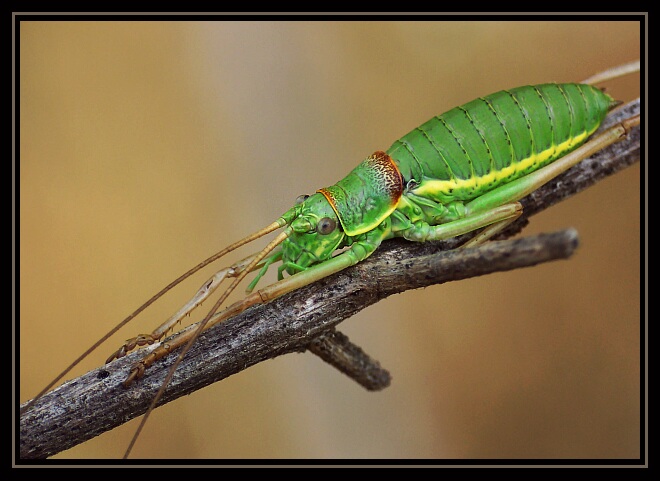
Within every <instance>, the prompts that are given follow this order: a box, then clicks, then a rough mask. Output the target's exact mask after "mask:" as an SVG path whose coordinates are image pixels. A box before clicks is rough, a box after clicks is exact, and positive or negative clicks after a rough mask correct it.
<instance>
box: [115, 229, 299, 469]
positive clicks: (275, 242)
mask: <svg viewBox="0 0 660 481" xmlns="http://www.w3.org/2000/svg"><path fill="white" fill-rule="evenodd" d="M272 225H275V224H271V226H272ZM271 226H269V227H271ZM269 227H268V228H269ZM280 227H281V226H280ZM268 228H266V229H268ZM264 230H265V229H264ZM259 232H262V231H259ZM291 232H292V228H291V227H290V226H289V227H288V228H287V229H286V230H285V231H284V232H282V233H280V234H279V235H278V236H277V237H276V238H275V239H273V240H272V241H271V242H270V243H269V244H268V245H267V246H266V247H264V249H263V250H262V251H261V252H259V253H258V254H257V255H256V257H255V258H254V259H253V260H252V262H250V264H249V265H248V266H247V267H246V268H245V269H243V270H242V271H241V273H240V274H239V275H238V276H236V278H235V279H234V281H233V282H232V283H231V285H230V286H229V287H228V288H227V289H226V290H225V292H223V293H222V296H220V298H219V299H218V300H217V301H216V303H215V304H214V306H213V307H212V308H211V310H210V311H209V312H208V314H206V317H204V319H203V320H202V321H201V322H200V323H199V325H198V326H197V328H196V329H195V333H194V335H193V336H192V337H191V338H190V340H189V341H188V342H187V344H186V345H185V346H184V347H183V349H182V351H181V353H180V354H179V356H178V357H177V359H176V361H174V364H172V366H171V367H170V370H169V372H168V373H167V377H166V378H165V380H164V381H163V385H162V386H161V387H160V389H159V390H158V392H157V393H156V396H154V399H153V400H152V401H151V404H150V405H149V408H148V409H147V411H146V412H145V413H144V416H143V417H142V421H141V422H140V425H139V426H138V428H137V429H136V431H135V434H134V435H133V439H131V442H130V444H129V445H128V448H127V449H126V452H125V453H124V459H126V458H128V455H129V454H130V452H131V450H132V449H133V445H134V444H135V442H136V441H137V438H138V437H139V435H140V432H141V431H142V428H143V427H144V425H145V424H146V422H147V419H148V418H149V415H150V414H151V412H152V411H153V410H154V408H155V407H156V404H157V403H158V401H159V400H160V398H161V397H162V395H163V393H164V392H165V388H166V387H167V385H168V384H169V383H170V381H171V380H172V377H173V376H174V372H175V371H176V369H177V367H178V366H179V364H180V363H181V360H182V359H183V357H184V356H185V355H186V353H187V352H188V351H189V350H190V348H191V347H192V345H193V344H194V343H195V341H196V340H197V338H198V337H199V335H200V333H201V332H202V331H203V330H204V328H205V327H206V324H207V323H208V322H209V320H210V319H211V318H212V317H213V315H214V314H215V313H216V312H217V310H218V309H219V308H220V306H221V305H222V303H223V302H224V301H225V300H226V299H227V297H229V294H231V293H232V291H233V290H234V289H236V286H238V284H239V283H240V282H241V281H242V280H243V278H244V277H245V276H246V275H247V274H248V273H249V272H251V271H252V269H253V268H254V267H255V266H256V265H257V264H258V263H259V262H260V261H261V260H262V259H263V258H264V257H266V255H268V253H269V252H271V251H272V250H273V249H275V247H277V246H278V245H280V244H281V243H282V242H283V241H284V240H285V239H286V238H287V237H289V235H290V234H291ZM262 235H263V234H262Z"/></svg>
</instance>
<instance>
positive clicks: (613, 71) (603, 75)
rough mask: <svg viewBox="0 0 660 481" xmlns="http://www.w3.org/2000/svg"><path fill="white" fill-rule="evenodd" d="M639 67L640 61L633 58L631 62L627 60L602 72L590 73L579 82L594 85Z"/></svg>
mask: <svg viewBox="0 0 660 481" xmlns="http://www.w3.org/2000/svg"><path fill="white" fill-rule="evenodd" d="M639 69H640V61H639V60H634V61H632V62H628V63H626V64H623V65H618V66H616V67H612V68H610V69H607V70H604V71H603V72H600V73H597V74H596V75H592V76H591V77H589V78H588V79H586V80H583V81H582V82H581V83H583V84H588V85H594V84H597V83H600V82H604V81H606V80H612V79H614V78H617V77H623V76H624V75H628V74H630V73H633V72H639Z"/></svg>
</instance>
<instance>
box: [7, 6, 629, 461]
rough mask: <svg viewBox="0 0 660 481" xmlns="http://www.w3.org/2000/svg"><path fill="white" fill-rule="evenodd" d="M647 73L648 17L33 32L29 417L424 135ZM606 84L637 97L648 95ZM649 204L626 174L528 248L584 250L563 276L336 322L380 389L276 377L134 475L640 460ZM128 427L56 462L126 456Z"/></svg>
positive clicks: (273, 373) (218, 402)
mask: <svg viewBox="0 0 660 481" xmlns="http://www.w3.org/2000/svg"><path fill="white" fill-rule="evenodd" d="M577 18H579V17H577ZM639 55H640V28H639V24H638V23H637V22H633V21H631V22H614V21H612V22H608V21H598V22H580V21H571V22H546V21H539V22H525V21H520V22H500V21H490V22H483V21H475V22H467V23H466V22H454V21H449V22H440V21H429V22H386V21H379V22H325V21H324V22H311V21H301V22H284V21H281V22H280V21H258V22H256V21H255V22H233V21H230V22H220V21H217V22H216V21H209V22H171V23H170V22H126V23H123V22H98V23H96V22H57V21H53V22H23V23H22V24H21V36H20V98H19V102H20V153H21V158H20V165H19V169H20V170H19V175H20V179H19V180H20V184H19V185H20V198H19V201H20V204H19V205H20V324H19V327H20V398H21V401H25V400H27V399H29V398H31V397H32V396H34V395H35V394H36V393H37V392H38V391H39V390H40V389H41V388H42V387H43V386H45V385H46V384H47V383H48V382H49V381H50V380H51V379H52V378H53V377H54V376H55V375H57V374H58V373H59V372H60V371H61V370H62V369H63V368H64V367H66V366H67V365H68V364H69V363H70V362H71V361H72V360H73V359H74V358H76V357H77V356H78V355H79V354H81V353H82V352H83V351H84V350H85V349H86V348H87V347H88V346H89V345H91V344H92V343H93V342H94V341H96V340H97V339H98V338H99V337H100V336H101V335H102V334H104V333H106V332H107V331H108V330H109V329H110V328H111V327H112V326H114V325H115V324H116V323H117V322H119V321H120V320H121V319H123V318H124V317H125V316H126V315H128V314H129V313H130V312H131V311H132V310H133V309H135V308H136V307H137V306H139V305H140V304H141V303H142V302H143V301H144V300H146V299H147V298H148V297H150V296H151V295H152V294H154V293H155V292H156V291H157V290H159V289H160V288H162V287H163V286H164V285H166V284H167V283H168V282H169V281H171V280H172V279H174V278H175V277H176V276H178V275H179V274H181V273H183V272H184V271H185V270H187V269H188V268H189V267H191V266H192V265H194V264H196V263H197V262H199V261H200V260H202V259H204V258H206V257H207V256H208V255H210V254H212V253H213V252H215V251H217V250H218V249H220V248H221V247H224V246H225V245H227V244H229V243H231V242H233V241H235V240H237V239H238V238H240V237H243V236H244V235H246V234H248V233H250V232H252V231H254V230H256V229H257V228H259V227H262V226H264V225H266V224H267V223H269V222H271V221H272V220H274V219H275V218H276V217H277V216H278V215H279V214H281V213H282V212H283V211H284V210H286V209H287V208H288V207H289V206H290V205H291V204H292V203H293V201H294V199H295V198H296V196H298V195H299V194H303V193H310V192H313V191H314V190H315V189H316V188H319V187H323V186H326V185H329V184H332V183H334V182H335V181H337V180H339V179H340V178H341V177H343V176H344V175H345V174H346V173H348V172H349V171H350V170H351V169H352V168H353V167H354V166H355V165H356V164H357V163H358V162H360V161H361V160H362V159H363V158H364V157H366V156H367V155H369V154H370V153H371V152H373V151H374V150H380V149H383V150H384V149H387V148H388V147H389V146H390V145H391V143H392V142H393V141H394V140H396V139H397V138H399V137H400V136H402V135H403V134H405V133H407V132H408V131H409V130H411V129H412V128H414V127H416V126H418V125H419V124H421V123H422V122H424V121H426V120H428V118H430V117H431V116H433V115H436V114H439V113H442V112H444V111H446V110H448V109H449V108H451V107H454V106H455V105H458V104H461V103H464V102H467V101H469V100H472V99H473V98H475V97H477V96H480V95H486V94H489V93H492V92H494V91H497V90H500V89H503V88H509V87H516V86H519V85H524V84H531V83H543V82H550V81H579V80H581V79H584V78H586V77H588V76H590V75H592V74H593V73H596V72H598V71H601V70H603V69H606V68H608V67H611V66H614V65H617V64H620V63H624V62H628V61H630V60H634V59H636V58H639ZM608 88H609V92H610V93H611V94H612V95H613V96H614V97H616V98H619V99H622V100H631V99H633V98H635V97H637V96H639V93H640V92H639V90H640V77H639V75H632V76H629V77H627V78H625V79H620V80H616V81H612V82H610V83H608ZM640 190H641V185H640V167H639V165H635V166H633V167H631V168H629V169H627V170H626V171H624V172H622V173H620V174H617V175H615V176H614V177H612V178H610V179H607V180H605V181H604V182H601V183H600V184H598V185H597V186H595V187H593V188H591V189H589V190H588V191H586V192H584V193H581V194H580V195H578V196H576V197H574V198H572V199H570V200H569V201H566V202H564V203H563V204H562V205H559V206H556V207H555V208H553V209H551V210H550V211H547V212H546V213H543V214H541V215H539V216H536V217H535V218H533V220H532V224H531V225H530V226H529V228H528V229H527V230H526V232H524V233H523V235H529V234H532V233H535V232H540V231H552V230H558V229H562V228H566V227H575V228H577V229H578V231H579V234H580V248H579V249H578V251H577V253H576V254H575V256H574V257H573V258H572V259H570V260H568V261H561V262H555V263H551V264H546V265H541V266H537V267H535V268H531V269H525V270H519V271H517V272H511V273H505V274H504V273H502V274H495V275H491V276H486V277H483V278H477V279H473V280H469V281H462V282H458V283H454V284H448V285H443V286H435V287H432V288H428V289H424V290H419V291H414V292H407V293H405V294H402V295H397V296H394V297H392V298H389V299H386V300H385V301H383V302H381V303H379V304H377V305H375V306H373V307H371V308H368V309H366V310H365V311H363V312H362V313H360V314H359V315H357V316H355V317H354V318H351V319H349V320H347V321H345V322H344V323H343V324H342V325H341V326H340V327H341V329H342V331H343V332H345V333H346V334H347V335H348V336H349V337H350V338H351V339H352V340H353V341H354V342H355V343H357V344H358V345H360V346H362V347H363V348H364V349H365V350H366V351H367V352H368V353H370V354H371V355H372V356H374V357H375V358H376V359H378V360H379V361H380V362H381V364H382V365H383V367H385V368H387V369H389V370H390V372H391V373H392V376H393V381H392V385H391V386H390V387H389V388H387V389H386V390H384V391H382V392H378V393H370V392H367V391H365V390H363V389H362V388H361V387H359V386H358V385H357V384H355V383H354V382H353V381H351V380H349V379H348V378H347V377H345V376H343V375H341V374H340V373H338V372H337V371H335V370H334V369H332V368H330V367H329V366H327V365H325V364H324V363H323V362H322V361H320V360H319V359H318V358H316V357H315V356H313V355H311V354H303V355H289V356H285V357H281V358H278V359H276V360H274V361H270V362H266V363H262V364H260V365H258V366H255V367H253V368H251V369H248V370H246V371H244V372H242V373H240V374H238V375H236V376H233V377H231V378H229V379H227V380H225V381H223V382H221V383H217V384H215V385H213V386H210V387H208V388H205V389H203V390H202V391H199V392H197V393H195V394H194V395H192V396H188V397H186V398H185V399H180V400H178V401H176V402H174V403H171V404H169V405H167V406H166V407H164V408H161V409H159V410H157V411H156V413H155V414H154V415H153V416H152V417H151V418H150V421H149V423H148V424H147V426H146V428H145V431H144V432H143V435H142V437H141V438H140V440H139V441H138V443H137V445H136V446H135V449H134V451H133V457H136V458H139V457H144V458H238V459H251V458H293V459H301V458H302V459H305V458H322V459H328V458H350V459H355V458H374V459H381V458H383V459H387V458H404V459H411V458H438V459H445V458H457V459H464V458H467V459H470V458H604V459H605V458H638V457H639V456H640V432H641V430H640ZM260 245H261V244H260ZM249 252H251V251H250V250H245V251H241V252H240V254H239V255H242V254H246V255H247V253H249ZM236 259H238V257H234V258H233V260H236ZM223 265H224V264H223ZM217 267H218V268H219V267H220V266H217ZM212 272H213V269H212V268H211V269H207V270H206V271H205V272H204V273H202V274H200V275H198V276H197V277H195V278H194V279H192V280H191V281H189V282H187V283H185V284H184V285H183V286H180V287H179V288H177V289H176V290H175V291H174V292H173V293H171V294H170V295H169V296H168V297H167V298H166V299H165V300H164V301H162V302H160V303H158V304H157V305H156V306H154V307H152V308H150V309H149V310H147V311H146V312H145V313H144V314H143V315H142V316H141V317H139V318H138V319H137V320H135V321H134V322H133V324H131V325H129V327H128V328H126V329H124V330H122V331H121V332H120V333H119V335H117V336H115V337H114V338H113V339H112V340H111V341H110V342H109V343H108V344H106V346H105V347H104V348H102V349H100V350H99V352H97V353H95V355H94V356H92V358H90V359H89V360H88V361H86V362H85V363H84V364H83V366H82V367H81V368H80V369H77V370H76V371H75V372H74V373H73V374H72V375H71V377H73V376H74V375H78V374H81V373H83V372H85V371H87V370H89V369H91V368H94V367H98V366H99V365H101V364H102V363H103V361H104V359H105V358H106V356H107V355H108V354H109V353H110V352H113V351H114V350H115V349H116V348H117V347H118V346H119V345H120V344H121V343H122V342H123V340H124V339H126V338H129V337H132V336H133V335H135V334H137V333H140V332H149V331H151V330H152V329H153V328H154V327H155V326H156V325H157V324H158V323H159V322H161V321H162V320H164V319H165V318H167V317H168V316H169V315H170V314H171V313H172V312H173V311H174V310H175V309H176V308H177V307H178V306H179V305H180V304H182V303H183V302H184V301H185V300H187V299H188V297H189V296H190V295H191V294H192V293H193V291H194V290H196V289H197V287H199V285H200V284H201V283H202V282H203V281H204V280H205V279H206V278H207V277H208V276H210V275H211V273H212ZM271 276H272V274H271ZM270 279H272V277H270ZM205 307H206V308H208V307H210V304H209V305H205ZM137 422H138V420H134V421H132V422H130V423H128V424H126V425H124V426H122V427H120V428H118V429H115V430H114V431H112V432H109V433H106V434H104V435H102V436H99V437H97V438H95V439H93V440H91V441H89V442H87V443H85V444H83V445H80V446H78V447H76V448H74V449H71V450H69V451H67V452H64V453H61V454H60V455H58V456H57V458H62V459H65V458H118V457H120V456H121V455H122V454H123V452H124V450H125V448H126V446H127V445H128V442H129V440H130V437H131V435H132V433H133V431H134V430H135V428H136V426H137Z"/></svg>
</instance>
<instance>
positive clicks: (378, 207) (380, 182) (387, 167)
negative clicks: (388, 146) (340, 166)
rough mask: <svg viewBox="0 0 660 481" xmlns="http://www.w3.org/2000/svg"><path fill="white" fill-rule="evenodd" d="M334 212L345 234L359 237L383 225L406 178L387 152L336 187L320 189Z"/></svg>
mask: <svg viewBox="0 0 660 481" xmlns="http://www.w3.org/2000/svg"><path fill="white" fill-rule="evenodd" d="M318 192H320V193H321V194H323V196H324V197H325V198H326V199H327V200H328V202H329V203H330V205H331V206H332V208H333V209H334V211H335V213H336V214H337V217H338V218H339V221H340V222H341V225H342V227H343V229H344V232H345V233H346V234H347V235H349V236H356V235H359V234H362V233H364V232H367V231H370V230H372V229H374V228H375V227H376V226H378V225H379V224H380V223H381V222H383V221H384V220H385V219H386V218H387V217H388V216H389V215H390V214H391V213H392V211H394V209H395V208H396V206H397V204H398V202H399V199H400V198H401V194H402V193H403V178H402V177H401V174H400V173H399V170H398V168H397V166H396V164H395V163H394V162H393V161H392V159H391V158H390V156H389V155H387V154H385V153H384V152H375V153H374V154H373V155H371V156H370V157H368V158H367V159H365V160H364V161H363V162H361V163H360V164H359V165H358V166H357V167H356V168H355V169H353V170H352V171H351V172H350V173H349V174H348V175H347V176H346V177H344V178H343V179H342V180H340V181H339V182H337V183H336V184H335V185H333V186H330V187H326V188H325V189H319V190H318Z"/></svg>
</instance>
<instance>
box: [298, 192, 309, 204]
mask: <svg viewBox="0 0 660 481" xmlns="http://www.w3.org/2000/svg"><path fill="white" fill-rule="evenodd" d="M308 197H309V195H307V194H303V195H299V196H298V197H296V205H300V204H302V203H303V202H305V201H306V200H307V198H308Z"/></svg>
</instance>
